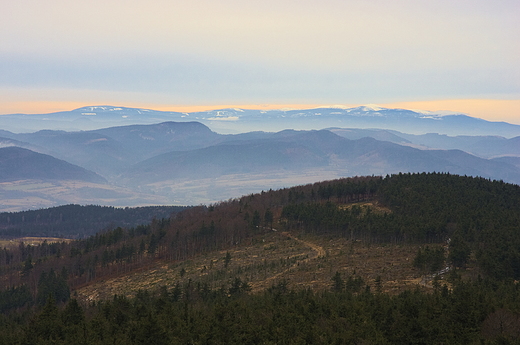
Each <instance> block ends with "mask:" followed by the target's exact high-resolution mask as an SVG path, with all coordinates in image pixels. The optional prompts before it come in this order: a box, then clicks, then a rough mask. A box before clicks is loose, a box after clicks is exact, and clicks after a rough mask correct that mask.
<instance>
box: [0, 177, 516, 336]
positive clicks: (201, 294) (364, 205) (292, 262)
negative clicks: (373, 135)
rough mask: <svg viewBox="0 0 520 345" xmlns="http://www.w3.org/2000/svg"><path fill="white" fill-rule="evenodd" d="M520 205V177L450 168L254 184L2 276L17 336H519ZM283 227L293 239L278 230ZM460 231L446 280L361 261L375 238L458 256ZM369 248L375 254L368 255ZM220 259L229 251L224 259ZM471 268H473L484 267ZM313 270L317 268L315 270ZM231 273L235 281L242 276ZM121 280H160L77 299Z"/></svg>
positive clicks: (20, 259)
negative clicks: (402, 283) (399, 287)
mask: <svg viewBox="0 0 520 345" xmlns="http://www.w3.org/2000/svg"><path fill="white" fill-rule="evenodd" d="M519 207H520V187H519V186H517V185H511V184H507V183H504V182H501V181H490V180H486V179H482V178H472V177H463V176H455V175H450V174H440V173H432V174H397V175H393V176H387V177H384V178H381V177H363V178H351V179H340V180H334V181H327V182H320V183H315V184H309V185H303V186H299V187H294V188H289V189H283V190H277V191H267V192H262V193H260V194H251V195H247V196H243V197H241V198H238V199H231V200H228V201H225V202H221V203H218V204H214V205H210V206H198V207H194V208H190V209H187V210H185V211H183V212H181V213H178V214H176V215H175V216H173V217H172V218H165V219H162V220H155V221H153V222H152V223H150V224H149V225H145V226H139V227H133V228H117V229H114V230H111V231H105V232H102V233H99V234H96V235H95V236H92V237H89V238H87V239H83V240H79V241H72V242H69V243H65V242H62V243H44V244H41V245H36V246H24V245H19V246H18V247H15V248H9V249H7V248H5V249H3V250H2V251H1V252H0V272H1V273H2V276H1V277H0V279H2V282H3V285H4V286H5V287H6V288H7V290H4V291H2V292H0V308H1V311H2V312H3V313H4V314H5V313H11V316H5V315H4V316H2V317H1V318H0V328H1V329H2V331H3V333H2V334H3V335H5V336H4V338H3V341H4V343H6V344H15V343H19V342H25V343H35V342H37V341H40V342H46V341H47V342H51V341H54V342H63V343H74V342H77V340H78V339H82V341H84V343H86V344H91V343H92V344H94V343H104V342H106V343H113V342H116V341H119V342H123V343H143V342H145V341H146V342H153V343H156V344H162V343H164V344H168V343H175V342H177V343H190V342H192V343H197V342H199V343H228V344H243V343H257V342H259V343H262V342H263V343H268V342H273V343H281V342H282V343H291V342H294V341H297V342H301V343H317V344H330V343H348V342H353V343H356V342H358V343H359V342H369V343H388V344H402V343H457V344H459V343H472V342H478V341H481V342H482V343H491V344H493V343H508V342H511V341H517V340H518V333H517V326H518V321H517V320H518V315H519V314H518V312H519V311H520V302H519V301H520V290H519V289H518V284H515V283H514V282H513V280H514V279H519V278H520V264H519V263H520V251H519V248H520V235H519V231H520V225H519V224H520V209H519ZM268 238H271V239H273V238H278V242H269V243H267V242H263V241H265V240H266V239H268ZM298 238H299V239H298ZM301 239H304V240H301ZM339 240H344V241H346V243H350V245H348V246H345V247H344V248H345V251H343V250H341V251H339V252H338V253H335V254H332V253H329V252H328V250H327V253H321V254H319V255H318V256H316V255H314V256H309V255H307V256H303V257H301V258H300V257H299V250H300V249H299V248H300V247H298V245H297V244H298V243H304V244H305V246H311V248H312V250H316V251H318V252H321V251H322V249H321V247H320V245H324V244H325V243H329V242H331V243H340V242H336V241H339ZM447 242H449V245H448V248H447V249H448V251H447V254H448V255H447V257H444V254H442V255H441V261H444V260H446V264H445V263H444V262H441V265H440V267H444V266H445V265H448V267H449V269H448V271H450V273H449V274H448V276H449V277H448V278H447V279H446V280H435V279H434V283H433V286H432V288H431V289H430V290H428V289H427V288H423V289H426V290H420V289H418V288H417V289H414V290H408V291H405V292H402V293H400V294H397V295H392V294H387V293H385V292H384V290H383V289H382V287H383V286H384V284H385V283H386V282H384V281H382V279H381V276H384V271H385V270H387V269H391V268H390V267H381V268H379V269H380V271H379V275H378V276H377V277H376V278H375V279H373V280H367V279H366V278H365V279H364V278H363V277H362V276H360V275H357V274H356V270H359V271H362V270H363V267H364V266H366V265H367V264H370V262H369V261H370V259H369V257H370V256H369V252H370V251H378V250H380V249H381V248H395V251H394V252H398V251H401V250H402V249H403V248H408V247H409V248H418V246H419V245H421V246H422V249H419V251H418V252H417V255H416V256H415V260H413V263H412V260H410V261H408V262H407V261H404V262H403V263H402V265H408V266H412V265H417V266H419V264H420V262H419V261H424V260H428V257H430V256H431V257H435V256H438V255H436V253H439V252H440V253H443V251H444V249H442V248H443V247H442V245H443V244H445V243H447ZM312 243H318V244H312ZM255 244H260V246H262V244H265V245H264V248H263V249H262V250H263V251H264V252H267V253H268V256H267V257H268V258H260V257H257V255H256V253H253V252H252V251H251V250H252V248H253V247H252V245H255ZM333 246H334V244H333ZM360 246H362V247H363V248H366V252H365V253H366V254H365V255H366V257H362V258H360V260H361V262H362V263H361V264H360V266H353V265H355V263H356V262H358V261H357V259H356V257H355V255H356V254H355V253H356V250H357V249H356V248H360ZM276 248H280V249H278V250H281V248H288V249H289V251H288V252H287V254H283V255H286V257H282V258H278V257H276V251H277V249H276ZM330 248H331V250H332V248H333V247H330ZM429 248H431V249H429ZM248 252H249V253H250V255H249V256H248V254H247V253H248ZM231 253H232V254H231ZM241 253H242V254H241ZM239 255H244V256H246V257H248V260H249V261H247V262H248V263H247V264H245V263H244V264H241V266H237V264H235V261H236V260H238V256H239ZM329 255H334V257H333V258H334V260H338V259H340V257H341V256H345V257H346V258H348V259H347V262H348V263H347V265H348V266H349V267H348V269H349V271H348V272H351V273H350V274H348V275H345V273H339V272H338V271H334V270H331V269H328V268H327V267H329V265H331V264H332V263H329V262H328V260H327V257H328V256H329ZM378 255H379V254H378ZM214 257H216V258H218V259H216V260H214V259H211V260H210V258H214ZM269 257H270V258H269ZM197 258H203V259H204V258H206V259H207V260H206V261H208V266H204V267H197V266H195V267H194V266H193V265H191V266H190V265H189V264H186V263H189V262H193V261H195V260H198V259H197ZM255 258H256V260H257V261H256V262H255ZM384 260H386V261H391V260H392V258H391V257H387V258H384ZM313 263H315V264H313ZM165 265H167V266H168V265H169V266H170V267H173V268H175V270H176V271H177V274H176V275H175V278H174V280H173V281H172V282H170V283H169V284H167V285H164V286H162V287H161V286H158V285H157V282H158V281H160V280H157V277H156V276H152V274H153V272H152V271H158V270H159V268H160V267H162V266H165ZM392 265H393V264H392ZM423 266H424V262H423ZM149 267H150V268H152V269H151V270H150V269H149ZM288 267H289V268H288ZM291 267H292V271H293V274H294V275H298V274H300V275H301V276H302V277H309V278H308V279H311V280H316V277H320V276H323V275H325V276H327V279H326V280H327V281H328V287H326V288H325V290H323V289H322V290H320V292H317V291H312V290H309V289H303V290H301V289H298V288H297V285H296V284H294V283H295V282H301V279H297V276H294V275H293V276H292V280H290V281H288V280H284V279H282V278H283V277H284V274H286V273H287V272H288V270H291ZM330 267H331V268H332V267H333V266H330ZM465 267H470V268H471V270H469V271H468V272H467V273H468V274H465ZM310 268H314V270H315V271H314V272H306V271H307V270H309V269H310ZM277 269H278V271H277ZM147 270H150V271H147ZM443 271H444V272H446V269H445V270H443ZM137 272H141V275H137ZM197 272H198V273H197ZM342 272H343V271H342ZM460 273H462V276H463V277H465V278H462V279H461V275H460ZM477 273H478V277H477ZM229 274H233V275H234V278H233V279H228V278H227V277H228V275H229ZM115 277H120V278H121V279H119V280H120V281H121V282H123V283H122V285H131V284H133V283H134V281H135V280H136V279H138V277H140V279H146V277H149V278H148V279H153V282H149V284H144V282H141V283H143V284H142V286H150V287H152V290H148V291H144V290H140V291H134V292H133V294H135V297H132V298H129V297H125V296H124V295H118V296H113V297H111V296H108V298H109V300H107V301H98V302H96V303H93V301H92V300H90V301H89V302H88V303H85V302H83V301H82V300H81V299H80V300H79V301H78V300H76V299H71V300H70V301H69V298H70V296H71V295H75V294H76V293H78V292H79V294H78V296H83V295H82V293H81V291H83V290H84V289H85V288H86V287H88V286H89V285H91V284H98V285H97V286H98V287H100V286H101V285H99V284H102V283H101V282H102V281H103V280H104V279H109V278H115ZM187 277H189V278H187ZM222 277H225V278H224V279H223V278H222ZM472 277H473V278H472ZM259 280H263V281H265V283H267V285H265V284H264V285H262V284H261V282H259ZM117 281H118V279H111V280H110V283H107V285H112V286H113V285H116V283H117ZM314 283H315V282H314ZM417 283H419V280H418V281H417ZM259 284H260V285H262V286H266V287H267V289H266V290H265V291H264V292H263V293H260V294H257V293H251V292H249V291H250V290H251V289H252V288H254V291H259V290H257V289H256V288H255V287H256V286H259ZM445 284H447V285H445ZM443 285H444V287H443ZM310 286H312V284H311V285H310ZM412 286H415V285H412ZM49 296H51V298H50V299H49ZM56 303H57V304H58V305H56ZM20 308H21V309H20ZM17 310H18V312H17ZM19 312H23V313H24V315H25V317H19V316H18V315H20V314H18V313H19Z"/></svg>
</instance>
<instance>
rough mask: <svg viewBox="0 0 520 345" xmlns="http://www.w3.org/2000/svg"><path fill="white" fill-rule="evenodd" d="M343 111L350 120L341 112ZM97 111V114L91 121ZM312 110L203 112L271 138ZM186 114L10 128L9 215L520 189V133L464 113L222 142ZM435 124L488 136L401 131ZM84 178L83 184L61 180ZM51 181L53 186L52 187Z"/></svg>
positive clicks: (2, 139) (5, 191)
mask: <svg viewBox="0 0 520 345" xmlns="http://www.w3.org/2000/svg"><path fill="white" fill-rule="evenodd" d="M322 110H323V109H322ZM325 110H327V111H329V113H325ZM333 110H334V111H333ZM78 111H79V112H80V114H83V113H84V114H90V115H81V116H87V117H91V118H95V119H110V118H113V119H116V120H117V121H119V120H120V119H123V121H126V119H128V118H130V117H131V116H134V117H135V118H134V120H135V121H137V119H138V118H144V119H147V120H151V119H155V120H157V119H158V116H159V115H160V114H162V115H164V116H171V115H172V114H176V113H163V112H154V111H145V110H142V109H131V108H114V107H89V108H81V109H80V110H76V111H73V112H70V113H74V114H77V113H78ZM312 111H314V112H316V111H317V110H316V109H314V110H312ZM340 111H343V113H341V114H339V113H338V112H340ZM94 112H96V115H92V113H94ZM305 112H311V110H307V111H298V112H297V113H294V112H290V111H285V112H281V111H279V112H276V111H273V112H266V113H264V114H263V115H264V116H266V117H267V118H268V120H264V119H260V117H261V116H260V115H259V114H260V112H259V111H257V113H256V115H255V112H254V111H250V112H248V111H242V110H226V111H222V112H206V113H197V114H198V115H197V116H199V117H203V116H205V117H204V118H205V121H206V122H207V121H224V120H208V119H209V118H212V117H213V118H221V119H224V118H226V119H227V118H229V117H234V115H233V114H239V113H240V114H241V115H240V114H239V115H240V116H238V115H237V116H236V117H238V118H239V120H233V119H227V120H226V121H231V122H233V121H236V122H240V121H242V120H243V122H244V123H254V122H255V121H258V128H261V123H262V121H267V122H266V123H270V122H271V121H272V122H273V123H275V124H280V123H283V121H288V122H287V123H288V124H289V123H300V122H301V121H303V122H305V121H306V116H305ZM70 113H68V115H67V114H66V113H56V114H55V117H54V115H53V116H51V115H52V114H47V115H48V117H47V118H49V119H51V118H53V119H54V120H57V119H58V120H59V119H61V120H60V121H65V119H68V118H69V117H70V116H72V115H70ZM98 113H99V114H98ZM281 113H283V114H285V115H284V116H285V117H282V116H281V115H280V114H281ZM121 114H128V115H121ZM201 114H202V115H201ZM204 114H205V115H204ZM324 114H325V115H324ZM349 114H350V115H349ZM367 114H371V115H367ZM12 116H22V117H25V116H29V115H12ZM30 116H37V115H30ZM123 116H127V117H126V118H124V117H123ZM183 116H184V118H183V121H182V122H174V121H167V122H160V123H153V124H132V125H125V126H115V127H107V128H102V129H95V130H88V131H64V130H50V129H46V130H41V131H37V132H27V133H13V132H11V131H7V130H5V128H3V130H0V147H2V148H1V149H0V197H2V199H3V200H4V205H3V206H2V207H4V206H5V207H4V208H3V209H4V210H5V209H9V210H16V209H17V208H19V209H26V208H34V207H43V206H45V207H48V206H55V205H58V204H60V203H82V202H81V200H82V198H84V200H86V202H87V201H88V202H89V203H96V204H102V205H114V206H140V205H159V204H182V205H193V204H199V203H208V202H215V201H218V200H222V199H227V198H230V197H236V196H239V195H243V194H248V193H252V192H257V191H259V190H261V189H270V188H281V187H289V186H292V185H295V184H302V183H310V182H315V181H316V180H323V179H330V178H336V177H343V176H354V175H386V174H391V173H398V172H423V171H424V172H431V171H436V172H450V173H453V174H460V175H472V176H482V177H485V178H490V179H499V180H500V179H501V180H504V181H506V182H512V183H516V184H520V130H519V132H518V133H519V135H517V136H514V137H511V136H510V135H511V134H512V133H515V130H518V128H520V126H515V125H510V124H505V123H491V122H487V121H483V120H478V119H473V118H470V117H468V116H463V115H440V114H429V115H425V114H422V115H421V113H417V112H412V111H407V110H398V109H397V110H395V109H394V110H392V109H380V108H374V107H372V108H369V107H360V108H353V109H339V108H334V109H332V108H330V109H329V108H324V110H323V111H322V112H321V115H312V116H310V115H309V116H307V117H308V120H309V121H310V122H309V123H312V122H313V121H318V120H317V119H318V118H322V117H323V118H328V119H329V120H331V121H329V122H327V121H325V122H327V123H332V122H333V121H332V120H333V119H336V120H339V119H345V118H347V119H349V120H352V119H353V118H357V119H361V118H363V117H366V118H367V119H368V120H367V119H365V120H364V121H365V122H366V121H374V124H376V123H377V124H379V125H381V126H383V125H384V124H385V123H386V125H387V126H389V127H388V128H383V129H377V128H352V127H337V126H330V127H328V129H324V130H294V129H290V130H283V131H278V132H265V131H254V132H246V133H240V134H227V135H224V134H218V133H216V132H214V131H212V130H211V129H210V128H209V127H208V126H206V125H205V124H203V123H201V122H197V121H188V120H187V118H192V117H193V114H184V115H183ZM450 116H452V117H451V118H450ZM460 116H462V117H460ZM3 117H4V116H0V120H1V119H2V118H3ZM399 119H400V120H399ZM69 120H70V118H69ZM459 120H460V121H459ZM385 121H386V122H385ZM424 121H426V122H424ZM429 121H434V123H435V124H437V125H438V127H437V129H439V130H440V129H442V128H445V127H446V126H448V127H449V125H450V124H451V126H452V127H450V128H451V129H452V130H455V129H457V128H459V127H457V126H460V125H461V123H464V122H467V123H473V124H475V126H476V127H475V128H473V129H472V128H469V129H468V128H466V132H467V131H468V130H474V131H477V132H483V135H458V136H452V135H447V134H443V133H442V132H439V133H441V134H439V133H428V134H409V133H403V132H401V131H397V130H395V129H392V126H394V127H397V125H398V124H399V123H401V124H403V125H404V127H405V128H406V126H411V125H414V126H416V127H418V128H419V127H420V126H423V127H427V126H428V124H429V123H430V122H429ZM325 122H323V123H325ZM317 123H318V122H317ZM320 123H321V122H320ZM443 126H444V127H443ZM467 126H469V125H467ZM467 126H466V127H467ZM479 126H480V127H479ZM374 127H375V126H374ZM448 127H446V128H448ZM517 127H518V128H517ZM389 128H390V129H389ZM485 130H486V132H485ZM496 133H502V135H497V134H496ZM74 180H75V181H80V182H82V184H70V183H66V182H63V183H62V182H60V181H74ZM42 181H43V182H42ZM45 181H51V182H49V183H51V185H52V188H51V187H49V186H48V185H47V184H45V183H46V182H45ZM13 183H16V187H13ZM42 183H43V184H42ZM24 186H25V187H24ZM26 186H31V188H29V187H26ZM34 186H38V188H34ZM75 193H76V194H75ZM74 195H76V196H74ZM7 200H16V202H14V201H13V202H8V201H7ZM2 207H0V210H1V209H2Z"/></svg>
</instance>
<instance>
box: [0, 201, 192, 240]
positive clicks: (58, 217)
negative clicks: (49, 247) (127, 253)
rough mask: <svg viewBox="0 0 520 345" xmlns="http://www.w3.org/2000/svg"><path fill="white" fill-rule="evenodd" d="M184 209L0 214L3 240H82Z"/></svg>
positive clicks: (97, 208)
mask: <svg viewBox="0 0 520 345" xmlns="http://www.w3.org/2000/svg"><path fill="white" fill-rule="evenodd" d="M186 208H187V207H184V206H147V207H132V208H130V207H125V208H116V207H109V206H97V205H87V206H81V205H64V206H58V207H51V208H46V209H40V210H31V211H22V212H2V213H0V238H2V237H3V238H16V237H23V236H40V237H65V238H75V239H77V238H83V237H88V236H91V235H94V234H96V233H97V232H100V231H102V230H110V229H114V228H116V227H127V228H128V227H135V226H137V225H144V224H148V223H150V222H151V221H152V219H153V218H158V219H162V218H168V217H170V216H171V215H172V214H173V213H177V212H180V211H182V210H184V209H186Z"/></svg>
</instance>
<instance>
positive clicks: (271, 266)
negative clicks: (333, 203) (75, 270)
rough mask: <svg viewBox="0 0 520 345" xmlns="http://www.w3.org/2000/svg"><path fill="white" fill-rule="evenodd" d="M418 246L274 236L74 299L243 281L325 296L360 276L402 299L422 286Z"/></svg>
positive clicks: (101, 285) (98, 286)
mask: <svg viewBox="0 0 520 345" xmlns="http://www.w3.org/2000/svg"><path fill="white" fill-rule="evenodd" d="M418 247H419V246H418V245H408V244H407V245H397V244H384V245H382V244H379V245H368V244H365V243H362V242H351V241H348V240H345V239H338V238H325V237H310V236H305V237H296V236H294V235H291V234H288V233H282V232H269V233H266V234H264V235H263V236H261V237H259V238H257V239H256V240H255V241H254V243H252V244H251V245H250V246H246V247H240V248H235V249H233V250H229V253H230V255H231V261H230V262H229V264H228V265H227V266H226V265H225V260H224V258H225V256H226V251H219V252H212V253H207V254H205V255H200V256H198V257H196V258H193V259H191V260H187V261H182V262H164V261H158V262H156V263H155V264H154V265H152V266H150V267H148V268H146V269H143V270H140V271H137V272H132V273H130V274H127V275H124V276H120V277H117V278H113V279H108V280H103V281H97V282H95V283H92V284H90V285H88V286H86V287H83V288H81V289H79V290H77V291H75V294H76V295H77V297H78V298H80V299H82V300H87V301H92V300H98V299H106V298H111V297H112V296H113V295H114V294H122V295H126V296H132V295H134V294H135V293H136V292H137V291H138V290H139V289H146V290H149V289H151V290H155V289H158V288H159V287H161V286H167V287H169V288H172V287H173V286H175V285H176V284H177V283H181V284H185V283H187V282H188V281H191V282H192V283H193V284H207V286H208V287H209V288H210V289H219V288H222V287H224V288H227V287H229V285H230V284H231V282H232V281H233V279H235V278H236V277H239V278H240V279H242V280H243V281H247V282H249V284H250V286H251V288H252V292H253V293H257V292H261V291H262V290H264V289H266V288H269V287H270V286H272V285H273V284H277V283H278V282H281V281H285V282H287V283H288V286H289V287H290V288H312V289H314V290H317V291H319V290H326V289H330V288H331V286H332V281H331V279H332V277H333V276H334V274H335V273H336V272H340V274H341V275H342V277H344V278H345V279H346V278H348V276H349V275H352V274H354V273H355V274H356V275H358V276H360V277H362V278H363V279H364V281H365V283H366V284H368V285H370V286H371V287H372V288H375V280H376V278H378V277H379V278H380V281H381V287H382V290H383V291H384V292H388V293H391V294H396V293H399V292H401V291H403V290H405V289H411V288H415V287H417V286H420V282H421V278H422V277H421V275H420V273H419V272H418V271H417V270H416V269H415V268H413V266H412V261H413V258H414V256H415V254H416V253H417V249H418Z"/></svg>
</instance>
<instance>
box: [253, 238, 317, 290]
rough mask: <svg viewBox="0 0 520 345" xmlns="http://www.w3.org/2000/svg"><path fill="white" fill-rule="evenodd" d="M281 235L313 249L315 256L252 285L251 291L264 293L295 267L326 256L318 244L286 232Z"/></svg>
mask: <svg viewBox="0 0 520 345" xmlns="http://www.w3.org/2000/svg"><path fill="white" fill-rule="evenodd" d="M272 230H273V231H277V230H276V229H272ZM280 235H282V236H286V237H288V238H290V239H292V240H295V241H297V242H300V243H301V244H303V245H305V246H307V247H309V248H311V249H312V250H313V251H314V252H315V254H314V255H313V256H311V257H308V258H306V259H305V260H302V261H298V262H297V263H295V264H294V265H292V266H291V267H289V268H287V269H285V270H283V271H282V272H279V273H277V274H275V275H273V276H271V277H269V278H267V279H264V280H263V281H260V282H256V283H252V284H251V291H252V292H259V291H262V290H264V289H267V288H268V287H270V286H271V285H272V284H273V281H275V280H276V279H278V278H279V277H280V276H282V275H284V274H286V273H287V272H289V271H291V270H293V269H294V268H295V267H297V266H298V265H299V264H301V263H305V262H308V261H310V260H314V259H316V258H319V257H323V256H325V254H326V252H325V249H323V247H321V246H318V245H317V244H315V243H312V242H308V241H304V240H302V239H299V238H298V237H296V236H294V235H292V234H290V233H288V232H286V231H284V232H281V233H280Z"/></svg>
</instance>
